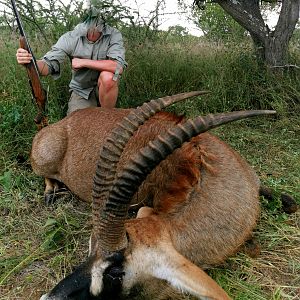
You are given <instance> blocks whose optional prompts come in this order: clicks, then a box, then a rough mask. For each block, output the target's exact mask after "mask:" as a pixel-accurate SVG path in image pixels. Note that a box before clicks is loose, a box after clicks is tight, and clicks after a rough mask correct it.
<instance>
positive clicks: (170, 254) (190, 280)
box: [152, 247, 230, 300]
mask: <svg viewBox="0 0 300 300" xmlns="http://www.w3.org/2000/svg"><path fill="white" fill-rule="evenodd" d="M164 250H166V249H164ZM155 257H156V258H157V257H160V258H161V259H158V260H156V263H155V266H154V267H153V268H152V272H153V274H152V275H153V276H154V277H157V278H160V279H164V280H167V281H168V282H169V283H170V284H171V285H172V286H173V287H175V288H176V289H179V290H181V291H185V292H188V293H190V294H192V295H194V296H196V297H198V298H199V299H203V300H208V299H215V300H229V299H230V297H229V296H228V295H227V293H226V292H225V291H224V290H223V289H222V288H221V287H220V286H219V285H218V284H217V283H216V282H215V281H214V280H213V279H212V278H211V277H209V276H208V275H207V274H206V273H205V272H204V271H203V270H201V269H200V268H199V267H197V266H196V265H195V264H193V263H192V262H190V261H189V260H188V259H186V258H185V257H184V256H182V255H181V254H179V253H178V252H177V251H176V250H175V249H174V248H172V247H168V249H167V250H166V251H161V253H157V254H156V255H155Z"/></svg>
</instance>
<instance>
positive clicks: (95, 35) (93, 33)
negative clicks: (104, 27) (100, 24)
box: [86, 26, 102, 42]
mask: <svg viewBox="0 0 300 300" xmlns="http://www.w3.org/2000/svg"><path fill="white" fill-rule="evenodd" d="M101 34H102V33H101V31H99V29H98V28H97V27H95V26H93V27H91V28H89V30H88V32H87V35H86V37H87V39H88V40H89V41H90V42H96V41H97V40H98V39H99V38H100V37H101Z"/></svg>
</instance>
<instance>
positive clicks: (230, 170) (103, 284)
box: [32, 94, 274, 300]
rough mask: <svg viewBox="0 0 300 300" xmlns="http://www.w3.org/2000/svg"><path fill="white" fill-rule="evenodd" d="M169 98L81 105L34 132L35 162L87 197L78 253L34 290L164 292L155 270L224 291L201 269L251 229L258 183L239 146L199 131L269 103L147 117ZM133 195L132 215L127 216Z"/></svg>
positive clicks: (80, 294)
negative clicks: (88, 228) (87, 216)
mask: <svg viewBox="0 0 300 300" xmlns="http://www.w3.org/2000/svg"><path fill="white" fill-rule="evenodd" d="M189 95H190V94H189ZM185 96H186V95H185ZM180 97H183V96H180ZM172 99H173V98H172V97H171V98H162V99H158V100H156V101H153V103H152V104H151V102H150V104H149V105H148V104H145V105H144V106H143V107H141V108H138V109H135V110H121V109H119V110H114V111H113V112H112V111H106V110H103V109H86V110H80V111H77V112H75V113H73V114H71V115H70V116H69V117H67V118H65V119H64V120H62V121H60V122H58V123H56V124H54V125H52V126H49V127H48V128H46V129H43V130H42V131H40V132H39V133H38V134H37V136H36V138H35V139H34V142H33V148H32V166H33V169H34V170H35V172H36V173H38V174H39V175H42V176H45V177H50V178H53V179H56V180H60V181H63V182H64V183H65V184H66V185H67V186H68V187H69V188H70V189H71V190H72V191H73V192H75V193H76V194H77V195H78V196H79V197H81V198H82V199H84V200H87V201H89V200H91V199H92V201H93V231H92V235H91V240H90V252H89V258H88V260H87V262H85V263H83V264H82V265H81V266H80V267H79V268H78V270H77V271H75V272H74V273H73V274H71V275H69V276H68V277H66V278H65V279H64V280H62V281H61V282H60V283H59V284H58V285H57V286H56V287H55V288H54V289H53V290H52V291H51V292H50V293H49V294H48V295H44V296H43V297H42V298H41V299H44V300H45V299H47V300H51V299H52V300H55V299H123V298H124V299H125V298H126V297H129V298H128V299H133V297H130V296H128V294H129V295H130V293H131V292H132V290H134V288H135V287H136V286H144V288H145V289H146V290H149V289H150V290H151V289H152V290H153V292H149V293H150V294H151V296H148V298H147V296H146V297H145V298H146V299H169V298H163V297H161V298H160V296H159V295H160V294H161V293H162V291H161V290H155V288H153V286H155V282H156V283H157V279H159V280H164V281H166V282H168V284H169V285H171V286H172V287H174V288H175V289H178V290H179V291H183V292H188V293H190V294H192V295H194V296H195V297H197V298H198V299H229V297H228V295H227V294H226V292H225V291H224V290H223V289H222V288H221V287H219V286H218V285H217V284H216V283H215V282H214V281H213V280H212V279H211V278H210V277H209V276H208V275H206V273H205V272H204V271H203V270H202V269H206V268H209V267H211V266H213V265H216V264H220V263H222V262H223V261H224V260H225V259H226V258H227V257H228V256H230V255H232V254H234V253H235V252H236V251H237V250H238V249H239V247H240V246H241V245H242V244H243V243H244V242H245V241H246V240H247V239H248V238H249V237H250V235H251V232H252V230H253V228H254V227H255V225H256V221H257V218H258V214H259V187H260V184H259V179H258V177H257V175H256V174H255V172H254V171H253V169H252V168H251V167H250V166H249V165H248V164H247V162H246V161H245V160H244V159H243V158H242V157H241V156H240V155H239V154H237V153H236V152H235V151H234V150H233V149H232V148H230V147H229V146H228V145H227V144H226V143H224V142H222V141H221V140H219V139H218V138H217V137H215V136H213V135H211V134H209V133H207V132H206V131H207V130H209V129H211V128H213V127H216V126H219V125H220V124H223V123H227V122H229V121H233V120H235V119H240V118H244V117H249V116H255V115H259V114H270V113H274V112H273V111H253V112H239V113H231V114H227V115H226V114H220V115H217V116H207V117H203V118H201V117H198V118H195V119H194V120H192V121H190V120H189V121H187V122H184V120H183V119H182V118H181V117H177V116H174V115H171V114H168V113H157V114H156V115H154V116H153V117H151V116H152V115H153V114H154V113H155V112H157V111H159V110H161V109H162V108H163V107H165V106H167V105H169V104H171V103H172V102H174V101H173V100H172ZM157 103H159V104H157ZM148 119H149V120H148ZM116 123H120V124H119V125H118V126H116ZM143 123H144V124H143ZM185 141H188V142H187V143H184V142H185ZM44 147H45V148H44ZM49 147H50V148H49ZM176 148H177V149H176ZM98 149H101V151H100V156H99V155H98ZM55 155H56V156H55ZM99 157H100V158H99ZM97 158H99V159H98V162H97V163H96V161H97ZM39 160H40V161H39ZM41 162H42V163H41ZM94 174H96V175H95V178H94V181H93V182H92V176H93V175H94ZM92 184H93V186H92ZM92 190H93V193H92V192H91V191H92ZM135 204H136V205H137V207H141V208H140V210H139V212H138V214H137V218H136V219H128V217H127V212H128V210H129V208H130V206H132V205H135ZM109 287H110V288H109ZM165 288H167V287H165ZM112 294H113V296H112ZM138 294H139V293H138ZM153 295H154V296H153ZM168 296H169V295H168ZM137 299H143V297H142V296H141V295H140V294H139V296H138V298H137Z"/></svg>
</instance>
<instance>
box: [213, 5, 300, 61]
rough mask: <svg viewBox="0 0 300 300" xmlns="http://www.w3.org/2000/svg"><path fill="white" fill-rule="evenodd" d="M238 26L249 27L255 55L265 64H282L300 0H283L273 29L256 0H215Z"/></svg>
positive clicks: (297, 14)
mask: <svg viewBox="0 0 300 300" xmlns="http://www.w3.org/2000/svg"><path fill="white" fill-rule="evenodd" d="M216 2H217V3H218V4H219V5H220V6H221V7H222V8H223V9H224V10H225V11H226V12H227V13H228V14H230V15H231V16H232V17H233V18H234V19H235V20H236V21H237V22H238V23H239V24H240V25H241V26H243V27H244V28H245V29H246V30H248V31H249V33H250V35H251V37H252V39H253V42H254V46H255V51H256V54H257V57H258V59H260V60H262V61H263V62H264V63H265V64H266V65H267V66H283V65H285V64H286V63H287V60H288V45H289V41H290V38H291V37H292V34H293V32H294V30H295V27H296V24H297V21H298V19H299V8H300V0H282V6H281V12H280V16H279V19H278V23H277V25H276V28H275V30H274V31H270V29H269V27H268V26H267V25H266V24H265V22H264V20H263V18H262V15H261V11H260V1H259V0H240V1H236V0H216Z"/></svg>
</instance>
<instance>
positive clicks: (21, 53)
mask: <svg viewBox="0 0 300 300" xmlns="http://www.w3.org/2000/svg"><path fill="white" fill-rule="evenodd" d="M16 57H17V61H18V64H20V65H25V64H29V63H30V62H31V60H32V55H31V54H30V53H29V52H28V51H27V50H25V49H23V48H19V49H18V50H17V53H16Z"/></svg>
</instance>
